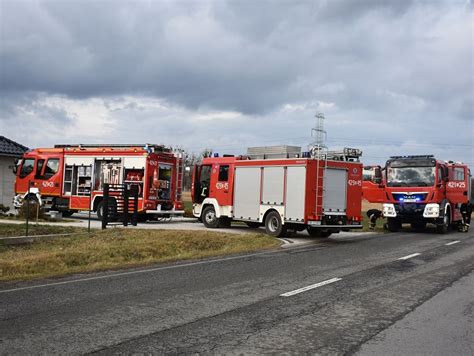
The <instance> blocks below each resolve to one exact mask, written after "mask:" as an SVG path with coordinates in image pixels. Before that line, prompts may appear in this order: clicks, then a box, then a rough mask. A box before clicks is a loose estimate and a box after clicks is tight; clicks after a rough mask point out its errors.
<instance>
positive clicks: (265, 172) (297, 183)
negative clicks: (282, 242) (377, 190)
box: [192, 156, 362, 237]
mask: <svg viewBox="0 0 474 356" xmlns="http://www.w3.org/2000/svg"><path fill="white" fill-rule="evenodd" d="M192 198H193V214H194V216H195V217H197V218H199V219H201V220H202V222H203V223H204V225H205V226H206V227H208V228H216V227H227V226H229V225H230V222H231V221H243V222H245V223H246V224H247V225H248V226H250V227H258V226H261V225H264V226H265V229H266V232H267V233H268V234H270V235H272V236H283V235H285V233H286V231H287V230H288V229H294V230H297V231H303V230H304V229H307V230H308V232H309V234H310V235H311V236H314V237H328V236H329V235H331V233H336V232H339V231H341V230H344V229H349V228H350V229H354V228H362V222H361V221H362V216H361V199H362V164H361V163H359V162H349V161H335V160H330V159H314V158H273V159H250V158H249V157H248V156H238V157H234V156H224V157H212V158H204V159H203V161H202V164H200V165H196V166H195V167H194V174H193V186H192Z"/></svg>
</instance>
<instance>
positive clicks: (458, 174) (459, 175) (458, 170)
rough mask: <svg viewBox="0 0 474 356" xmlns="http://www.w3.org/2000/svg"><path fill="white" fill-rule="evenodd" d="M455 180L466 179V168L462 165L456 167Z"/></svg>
mask: <svg viewBox="0 0 474 356" xmlns="http://www.w3.org/2000/svg"><path fill="white" fill-rule="evenodd" d="M454 180H458V181H463V180H464V168H461V167H455V168H454Z"/></svg>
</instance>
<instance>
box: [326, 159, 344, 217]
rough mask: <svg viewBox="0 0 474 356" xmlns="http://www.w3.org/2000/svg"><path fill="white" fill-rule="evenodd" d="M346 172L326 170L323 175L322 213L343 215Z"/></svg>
mask: <svg viewBox="0 0 474 356" xmlns="http://www.w3.org/2000/svg"><path fill="white" fill-rule="evenodd" d="M346 188H347V171H346V170H345V169H334V168H328V169H326V171H325V173H324V194H323V212H324V213H325V214H326V215H344V214H345V213H346V207H347V189H346Z"/></svg>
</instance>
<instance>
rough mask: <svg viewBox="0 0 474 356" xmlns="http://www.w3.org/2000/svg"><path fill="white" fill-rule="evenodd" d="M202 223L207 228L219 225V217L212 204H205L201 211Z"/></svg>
mask: <svg viewBox="0 0 474 356" xmlns="http://www.w3.org/2000/svg"><path fill="white" fill-rule="evenodd" d="M202 223H203V224H204V226H205V227H207V228H209V229H215V228H217V227H219V218H218V217H217V216H216V211H215V210H214V207H213V206H212V205H209V206H206V207H205V208H204V210H203V211H202Z"/></svg>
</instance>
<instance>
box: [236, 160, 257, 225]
mask: <svg viewBox="0 0 474 356" xmlns="http://www.w3.org/2000/svg"><path fill="white" fill-rule="evenodd" d="M260 177H261V168H260V167H236V168H235V175H234V217H235V218H236V219H243V220H254V221H258V219H259V213H260Z"/></svg>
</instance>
